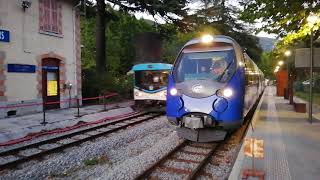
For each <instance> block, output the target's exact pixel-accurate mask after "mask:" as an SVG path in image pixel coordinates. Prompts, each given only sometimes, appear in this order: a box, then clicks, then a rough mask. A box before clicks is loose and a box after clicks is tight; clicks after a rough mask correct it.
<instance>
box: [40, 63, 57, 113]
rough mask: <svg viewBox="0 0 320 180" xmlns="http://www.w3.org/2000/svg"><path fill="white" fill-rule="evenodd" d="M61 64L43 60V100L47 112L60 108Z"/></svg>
mask: <svg viewBox="0 0 320 180" xmlns="http://www.w3.org/2000/svg"><path fill="white" fill-rule="evenodd" d="M59 62H60V61H59V60H58V59H52V58H50V59H43V60H42V98H43V102H44V103H45V106H44V108H45V109H46V110H48V109H57V108H60V102H59V101H60V85H59ZM55 102H56V103H55ZM58 102H59V103H58Z"/></svg>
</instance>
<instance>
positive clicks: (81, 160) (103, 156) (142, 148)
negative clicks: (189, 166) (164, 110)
mask: <svg viewBox="0 0 320 180" xmlns="http://www.w3.org/2000/svg"><path fill="white" fill-rule="evenodd" d="M179 142H180V139H179V138H178V137H177V135H176V133H175V132H174V128H173V127H172V126H171V125H169V124H168V123H167V120H166V118H165V117H164V116H163V117H160V118H156V119H154V120H151V121H148V122H144V123H142V124H138V125H136V126H133V127H130V128H127V129H126V130H124V131H121V132H115V133H112V134H110V135H108V136H107V137H100V138H98V139H96V140H95V141H94V142H86V143H83V144H82V145H81V146H78V147H72V148H69V149H66V150H64V153H61V154H54V155H50V158H49V159H46V160H44V161H41V162H37V163H27V164H28V166H22V168H21V169H18V170H9V171H6V172H3V173H2V175H1V177H0V179H43V178H54V179H59V178H63V179H74V178H76V179H95V178H98V177H101V179H132V178H133V177H134V176H135V175H137V174H139V173H140V172H142V171H143V169H145V168H147V167H148V166H149V165H150V164H152V163H154V162H155V161H156V160H157V159H159V158H160V157H162V156H163V155H164V154H165V153H167V152H169V151H170V150H171V149H172V148H174V147H175V146H176V145H177V144H178V143H179Z"/></svg>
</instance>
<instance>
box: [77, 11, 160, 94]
mask: <svg viewBox="0 0 320 180" xmlns="http://www.w3.org/2000/svg"><path fill="white" fill-rule="evenodd" d="M109 14H113V17H116V18H113V19H110V20H108V23H107V27H106V38H107V45H106V50H105V51H106V52H107V54H106V55H107V57H106V59H108V71H107V72H105V73H99V74H97V72H96V70H95V48H96V47H95V30H94V27H95V19H94V18H87V19H85V18H83V19H82V21H81V32H82V33H81V38H82V39H81V42H82V44H83V45H84V47H83V48H82V74H83V78H82V79H83V96H84V97H89V96H96V95H99V94H101V93H103V92H106V91H113V92H118V93H120V94H121V95H127V94H130V93H129V92H130V91H131V90H132V88H133V87H132V85H133V82H132V77H130V76H127V75H126V73H127V72H128V71H129V70H130V69H131V67H132V65H133V62H134V61H135V50H134V37H135V35H136V34H137V33H139V32H148V31H155V30H154V28H153V27H152V26H151V25H149V24H148V23H146V22H145V21H144V20H137V19H136V18H135V17H133V16H131V15H129V14H127V13H123V12H118V11H114V10H112V9H110V10H109Z"/></svg>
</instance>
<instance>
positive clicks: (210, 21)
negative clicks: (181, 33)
mask: <svg viewBox="0 0 320 180" xmlns="http://www.w3.org/2000/svg"><path fill="white" fill-rule="evenodd" d="M203 1H204V0H203ZM228 2H229V1H228V0H211V1H207V0H206V1H204V3H205V5H204V6H205V7H204V8H202V9H200V10H198V11H196V12H195V13H194V14H192V15H189V16H186V17H184V22H185V28H189V29H188V30H189V31H191V32H194V31H196V32H198V33H196V34H198V35H200V34H203V33H211V34H215V35H227V36H230V37H232V38H233V39H235V40H236V41H237V42H238V43H239V44H240V45H241V46H242V47H243V48H244V49H246V52H247V54H248V55H249V56H250V57H251V58H252V59H253V60H254V61H256V62H258V61H259V60H260V57H261V53H262V49H261V47H260V45H259V39H258V38H257V37H255V36H252V35H250V32H251V29H250V28H249V27H248V26H244V25H243V23H242V22H239V20H238V16H239V9H238V8H237V7H235V6H233V5H232V4H230V3H228Z"/></svg>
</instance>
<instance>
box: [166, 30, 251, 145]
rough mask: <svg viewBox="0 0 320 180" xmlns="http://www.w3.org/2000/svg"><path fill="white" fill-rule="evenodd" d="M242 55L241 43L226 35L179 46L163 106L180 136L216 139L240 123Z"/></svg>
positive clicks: (242, 91) (221, 138)
mask: <svg viewBox="0 0 320 180" xmlns="http://www.w3.org/2000/svg"><path fill="white" fill-rule="evenodd" d="M205 38H207V39H205ZM242 57H243V56H242V50H241V48H240V46H239V45H238V44H237V43H236V42H235V41H234V40H233V39H231V38H229V37H226V36H207V37H204V38H202V39H201V38H200V39H194V40H191V41H189V42H188V43H187V44H186V45H185V46H184V47H183V48H182V50H181V52H180V53H179V56H178V57H177V59H176V61H175V64H174V67H173V70H172V72H171V73H170V75H169V82H168V93H167V106H166V113H167V118H168V120H169V121H170V122H171V123H172V124H175V125H177V126H178V128H177V132H178V135H179V136H180V137H183V138H185V139H188V140H192V141H197V142H210V141H218V140H223V139H224V138H225V136H226V134H227V132H228V131H231V130H234V129H236V128H237V127H239V126H240V125H241V123H242V119H243V100H244V83H245V76H244V68H243V67H242V66H241V65H242V64H243V62H242V61H243V58H242Z"/></svg>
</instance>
